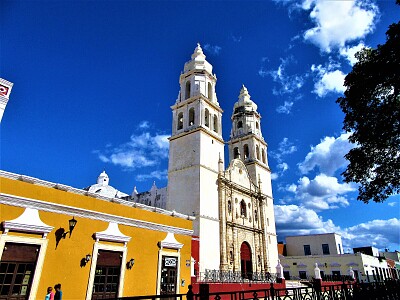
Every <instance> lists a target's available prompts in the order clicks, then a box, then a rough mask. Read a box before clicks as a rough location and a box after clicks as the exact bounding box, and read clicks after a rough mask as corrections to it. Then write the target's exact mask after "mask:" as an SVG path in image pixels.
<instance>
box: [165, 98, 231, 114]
mask: <svg viewBox="0 0 400 300" xmlns="http://www.w3.org/2000/svg"><path fill="white" fill-rule="evenodd" d="M196 101H204V102H206V103H207V104H208V105H210V106H211V107H212V108H214V109H215V110H216V111H218V112H220V113H221V114H222V113H223V112H224V111H223V110H222V108H221V107H220V106H219V105H217V104H216V103H214V102H212V101H210V100H209V99H208V98H207V97H205V96H204V95H202V94H200V95H196V96H192V97H190V98H187V99H185V100H183V101H181V102H178V103H175V104H174V105H172V106H171V109H173V110H176V109H179V108H181V107H183V106H186V105H188V104H190V103H193V102H196Z"/></svg>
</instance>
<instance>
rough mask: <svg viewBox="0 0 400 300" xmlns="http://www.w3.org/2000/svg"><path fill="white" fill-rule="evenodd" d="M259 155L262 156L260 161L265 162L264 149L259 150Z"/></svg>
mask: <svg viewBox="0 0 400 300" xmlns="http://www.w3.org/2000/svg"><path fill="white" fill-rule="evenodd" d="M261 157H262V162H263V163H264V164H265V150H264V149H262V150H261Z"/></svg>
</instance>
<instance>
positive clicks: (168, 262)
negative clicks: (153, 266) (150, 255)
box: [160, 256, 178, 295]
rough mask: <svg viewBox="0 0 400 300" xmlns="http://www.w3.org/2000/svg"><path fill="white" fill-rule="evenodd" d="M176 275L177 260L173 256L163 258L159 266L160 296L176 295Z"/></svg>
mask: <svg viewBox="0 0 400 300" xmlns="http://www.w3.org/2000/svg"><path fill="white" fill-rule="evenodd" d="M177 273H178V258H177V257H174V256H163V257H162V266H161V285H160V294H161V295H169V294H176V287H177V279H178V278H177Z"/></svg>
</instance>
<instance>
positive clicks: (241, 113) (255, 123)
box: [228, 85, 278, 270]
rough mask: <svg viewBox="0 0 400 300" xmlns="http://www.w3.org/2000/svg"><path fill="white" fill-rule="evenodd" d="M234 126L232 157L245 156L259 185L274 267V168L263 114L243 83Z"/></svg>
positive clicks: (268, 266)
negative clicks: (272, 178)
mask: <svg viewBox="0 0 400 300" xmlns="http://www.w3.org/2000/svg"><path fill="white" fill-rule="evenodd" d="M231 119H232V130H231V136H230V140H229V141H228V147H229V159H230V161H232V160H233V159H235V158H237V159H241V160H242V161H243V163H244V164H245V166H246V168H247V170H248V173H249V176H250V178H251V181H253V183H254V184H255V185H257V186H258V187H259V197H260V199H263V200H261V202H260V204H259V205H260V219H261V220H260V221H261V224H262V227H263V230H264V245H265V248H266V253H267V257H266V261H265V267H266V269H270V270H273V268H272V267H273V266H274V265H271V263H272V264H275V262H276V261H277V260H278V253H277V246H276V245H277V239H276V228H275V214H274V205H273V198H272V185H271V170H270V169H269V166H268V158H267V146H268V145H267V143H266V142H265V141H264V138H263V135H262V132H261V115H260V114H259V113H258V112H257V104H255V103H254V102H253V101H252V100H251V97H250V94H249V92H248V90H247V88H246V87H245V86H244V85H243V86H242V89H241V90H240V94H239V99H238V101H237V102H236V103H235V105H234V107H233V114H232V118H231Z"/></svg>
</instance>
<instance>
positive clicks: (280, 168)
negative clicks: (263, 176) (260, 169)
mask: <svg viewBox="0 0 400 300" xmlns="http://www.w3.org/2000/svg"><path fill="white" fill-rule="evenodd" d="M276 168H277V170H278V171H277V172H276V173H272V174H271V179H272V180H275V179H277V178H279V177H281V176H282V175H283V173H285V172H286V171H287V170H288V169H289V165H288V164H287V163H285V162H283V163H280V164H278V165H277V166H276Z"/></svg>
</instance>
